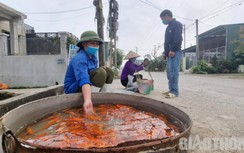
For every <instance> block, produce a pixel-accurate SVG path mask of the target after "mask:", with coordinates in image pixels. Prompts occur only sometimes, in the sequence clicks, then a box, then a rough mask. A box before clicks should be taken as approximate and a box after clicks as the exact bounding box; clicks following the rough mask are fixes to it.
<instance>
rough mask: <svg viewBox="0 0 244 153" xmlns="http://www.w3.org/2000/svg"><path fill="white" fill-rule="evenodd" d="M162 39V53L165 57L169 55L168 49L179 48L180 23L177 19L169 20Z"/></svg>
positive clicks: (176, 49)
mask: <svg viewBox="0 0 244 153" xmlns="http://www.w3.org/2000/svg"><path fill="white" fill-rule="evenodd" d="M164 40H165V41H164V54H165V55H166V57H168V56H169V51H174V52H176V51H178V50H181V43H182V24H181V23H180V22H179V21H176V20H175V19H173V20H172V21H170V23H169V25H168V26H167V28H166V31H165V38H164Z"/></svg>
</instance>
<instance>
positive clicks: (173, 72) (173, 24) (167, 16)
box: [160, 10, 182, 98]
mask: <svg viewBox="0 0 244 153" xmlns="http://www.w3.org/2000/svg"><path fill="white" fill-rule="evenodd" d="M160 18H161V20H162V22H163V24H165V25H168V26H167V28H166V31H165V39H164V40H165V41H164V52H163V60H166V59H167V78H168V87H169V91H167V92H164V93H163V94H164V95H165V97H166V98H175V97H178V96H179V87H178V80H179V71H180V61H181V57H182V51H181V43H182V24H181V23H180V22H179V21H176V20H175V19H174V18H173V14H172V12H171V11H170V10H164V11H162V12H161V14H160Z"/></svg>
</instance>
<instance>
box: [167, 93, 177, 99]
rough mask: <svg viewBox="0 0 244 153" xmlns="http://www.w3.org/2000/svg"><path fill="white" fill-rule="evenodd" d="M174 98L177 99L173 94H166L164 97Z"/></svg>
mask: <svg viewBox="0 0 244 153" xmlns="http://www.w3.org/2000/svg"><path fill="white" fill-rule="evenodd" d="M175 97H177V96H176V95H175V94H173V93H168V94H167V95H166V96H165V98H175Z"/></svg>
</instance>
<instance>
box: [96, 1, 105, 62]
mask: <svg viewBox="0 0 244 153" xmlns="http://www.w3.org/2000/svg"><path fill="white" fill-rule="evenodd" d="M93 5H94V6H95V7H96V15H95V19H97V34H98V36H99V37H100V38H101V39H102V40H104V30H103V25H104V17H103V4H102V0H94V1H93ZM98 54H99V55H98V57H99V66H104V65H105V51H104V45H103V44H102V45H100V47H99V53H98Z"/></svg>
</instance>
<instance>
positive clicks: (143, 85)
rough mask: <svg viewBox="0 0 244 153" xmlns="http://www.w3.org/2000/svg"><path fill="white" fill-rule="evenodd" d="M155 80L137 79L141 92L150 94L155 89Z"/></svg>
mask: <svg viewBox="0 0 244 153" xmlns="http://www.w3.org/2000/svg"><path fill="white" fill-rule="evenodd" d="M153 82H154V81H153V80H146V79H137V86H138V90H139V92H140V93H141V94H144V95H148V94H150V92H151V91H152V90H154V85H153Z"/></svg>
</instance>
